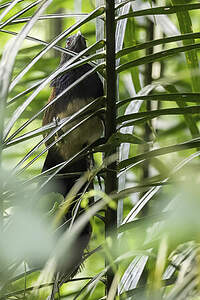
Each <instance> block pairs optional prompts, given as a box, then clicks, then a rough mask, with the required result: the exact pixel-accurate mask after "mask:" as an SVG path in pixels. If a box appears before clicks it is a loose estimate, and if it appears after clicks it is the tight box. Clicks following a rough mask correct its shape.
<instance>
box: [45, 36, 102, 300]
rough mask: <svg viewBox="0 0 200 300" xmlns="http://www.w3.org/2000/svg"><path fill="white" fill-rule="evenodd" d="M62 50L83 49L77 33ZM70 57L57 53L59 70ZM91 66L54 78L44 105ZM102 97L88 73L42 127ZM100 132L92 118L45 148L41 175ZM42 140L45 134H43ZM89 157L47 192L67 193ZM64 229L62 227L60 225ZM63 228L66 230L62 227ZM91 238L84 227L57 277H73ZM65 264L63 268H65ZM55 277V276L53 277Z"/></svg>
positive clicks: (49, 112) (50, 109)
mask: <svg viewBox="0 0 200 300" xmlns="http://www.w3.org/2000/svg"><path fill="white" fill-rule="evenodd" d="M65 48H66V49H67V50H69V51H73V52H75V53H80V52H81V51H82V50H84V49H86V48H87V45H86V39H85V37H84V36H83V35H82V34H81V32H80V31H79V32H78V33H77V34H74V35H71V36H69V37H68V38H67V39H66V45H65ZM71 57H72V56H71V55H70V54H68V53H66V52H64V53H62V54H61V59H60V65H59V66H60V67H61V66H63V65H64V64H65V63H66V62H67V61H69V60H70V59H71ZM92 68H93V67H92V66H91V65H90V64H88V63H86V64H83V65H81V66H78V67H76V68H74V69H71V70H69V71H67V72H65V73H62V74H60V75H58V76H57V77H56V78H54V79H53V80H52V81H51V84H50V87H51V93H50V96H49V99H48V103H50V102H51V101H52V100H54V99H55V97H57V96H58V95H59V94H60V93H61V92H63V91H64V90H65V89H66V88H67V87H69V86H70V85H71V84H73V83H74V82H75V81H76V80H77V79H79V78H80V77H81V76H83V75H84V74H85V73H86V72H88V71H90V70H91V69H92ZM103 95H104V90H103V84H102V81H101V79H100V77H99V75H98V74H97V72H94V73H92V74H91V75H89V76H88V77H86V78H85V79H83V80H82V81H81V82H79V83H78V84H77V85H75V86H74V87H73V88H72V89H70V90H69V91H67V92H66V93H64V94H63V95H62V96H61V97H60V98H59V99H58V100H57V101H56V102H54V103H53V104H52V105H50V106H49V107H48V108H47V109H46V110H45V112H44V116H43V121H42V125H43V126H45V125H47V124H49V123H51V122H53V121H55V120H61V119H63V118H66V117H70V116H71V115H73V114H74V113H76V112H78V111H79V110H80V109H82V108H84V107H85V105H87V104H89V103H90V102H91V101H93V100H94V99H96V98H98V97H101V96H103ZM80 120H82V119H81V118H79V119H78V120H74V121H73V122H72V123H70V125H69V124H68V125H66V126H63V127H62V128H61V130H60V132H58V134H59V135H60V134H62V133H64V132H65V131H66V130H69V129H70V128H71V127H73V126H75V125H76V124H78V123H79V122H80ZM103 131H104V125H103V122H102V119H101V118H100V117H99V116H98V115H96V116H93V117H92V118H90V119H88V120H87V121H86V122H84V123H83V124H82V125H80V126H79V127H78V128H76V129H74V130H73V131H72V132H70V133H69V134H68V135H66V137H64V138H63V139H62V140H60V141H58V142H56V143H55V144H54V146H53V147H51V148H49V149H48V153H47V156H46V159H45V162H44V165H43V168H42V172H44V171H47V170H49V169H50V168H52V167H54V166H56V165H58V164H60V163H62V162H65V161H67V160H69V159H70V158H71V157H73V156H74V155H75V154H76V153H78V152H80V151H81V150H82V149H83V148H84V147H86V146H88V145H90V144H92V143H94V142H95V141H96V140H98V139H99V138H101V136H102V135H103ZM44 137H45V135H44ZM56 138H57V136H56V135H55V136H53V137H52V138H51V139H50V141H49V140H48V141H47V142H46V146H48V145H49V144H50V143H51V142H52V139H53V141H56ZM90 160H91V157H88V156H84V157H81V158H80V159H78V160H76V161H72V163H71V164H70V165H66V166H65V167H64V168H63V169H62V170H61V171H60V172H59V173H58V175H59V174H66V173H76V174H79V175H71V176H67V177H66V176H62V175H61V176H56V177H53V178H52V179H51V180H50V181H49V182H48V184H47V187H46V188H47V190H48V192H55V193H60V194H61V195H63V197H64V198H65V197H66V195H67V194H68V193H69V191H70V190H71V188H72V187H73V185H74V184H75V183H76V181H77V180H78V179H79V178H80V173H83V172H85V171H87V170H88V168H89V165H90ZM75 205H76V201H75V203H73V205H71V207H70V209H69V210H68V211H67V213H66V215H65V216H64V219H63V220H62V222H63V223H66V222H67V221H68V220H70V219H71V218H72V214H73V208H74V206H75ZM61 227H63V228H64V230H65V226H61ZM66 229H67V228H66ZM90 237H91V224H90V222H88V224H87V225H86V226H85V227H84V228H83V230H82V232H81V233H80V235H79V237H78V239H77V240H76V242H75V245H74V249H75V253H74V255H73V257H72V256H70V257H69V255H67V254H66V258H65V259H66V264H65V263H63V264H62V266H64V267H61V269H62V270H59V268H60V267H59V266H57V270H56V272H57V274H58V273H59V272H60V273H62V274H64V275H65V276H69V277H73V276H74V275H75V274H76V272H77V270H78V267H77V266H78V265H79V263H80V262H81V260H82V257H83V253H84V250H85V249H86V247H87V245H88V243H89V240H90ZM65 265H66V267H65ZM55 277H56V276H55ZM53 294H54V292H52V295H51V298H49V299H54V298H53V297H54V296H53Z"/></svg>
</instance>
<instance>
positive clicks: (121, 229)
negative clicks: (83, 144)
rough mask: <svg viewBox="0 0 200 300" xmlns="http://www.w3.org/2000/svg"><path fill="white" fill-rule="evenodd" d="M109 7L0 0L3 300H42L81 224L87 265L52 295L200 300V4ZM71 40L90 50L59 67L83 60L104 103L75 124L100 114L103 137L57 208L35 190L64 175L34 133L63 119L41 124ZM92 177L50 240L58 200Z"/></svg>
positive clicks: (52, 197) (75, 0)
mask: <svg viewBox="0 0 200 300" xmlns="http://www.w3.org/2000/svg"><path fill="white" fill-rule="evenodd" d="M115 2H116V3H115V7H114V5H112V4H113V1H112V0H107V1H106V0H105V1H104V0H96V1H94V0H84V1H82V0H68V1H60V0H53V1H52V0H36V1H33V0H32V1H28V0H15V1H14V0H13V1H11V2H7V1H2V2H1V3H0V40H1V45H0V249H1V251H0V300H7V299H39V300H40V299H41V300H42V299H46V297H47V296H48V295H49V294H50V290H51V287H52V284H53V280H54V278H53V271H54V269H55V265H54V261H56V260H57V259H58V257H59V255H61V254H60V252H61V251H59V250H60V249H63V251H64V252H65V253H66V261H67V259H70V255H73V252H74V251H75V249H73V241H74V239H75V238H76V237H77V236H78V234H79V233H80V232H81V230H82V228H83V227H84V225H85V224H87V222H88V220H91V224H92V228H93V233H92V238H91V241H90V244H89V249H88V250H87V251H86V255H85V256H84V258H83V260H84V267H83V268H81V270H80V272H79V273H78V274H77V275H76V276H75V277H74V278H73V279H70V280H67V282H65V283H63V284H62V286H61V288H60V291H59V293H58V294H57V295H56V297H55V299H66V300H68V299H69V300H71V299H77V300H80V299H91V300H97V299H108V300H112V299H122V300H123V299H136V300H139V299H154V300H161V299H166V300H175V299H178V300H181V299H193V300H197V299H200V269H199V251H200V246H199V242H200V241H199V239H200V218H199V212H200V191H199V183H200V175H199V166H200V159H199V156H200V138H199V125H200V123H199V121H200V117H199V112H200V105H199V103H200V67H199V49H200V22H199V15H200V3H199V2H198V1H197V0H196V1H186V0H171V1H168V0H165V1H160V0H155V1H150V0H149V1H145V0H143V1H142V0H135V1H133V0H128V1H122V0H118V1H115ZM114 18H115V21H114ZM114 25H115V26H114ZM78 30H81V32H82V34H83V35H84V36H85V37H86V39H87V44H88V48H87V49H86V50H84V51H82V52H81V53H80V54H78V55H77V56H74V57H73V58H72V59H71V64H70V65H69V66H68V67H67V69H66V70H69V69H70V68H73V67H76V66H78V65H80V64H83V63H86V62H90V63H91V64H92V66H93V67H94V69H95V70H96V71H98V72H99V74H100V76H101V78H102V79H103V81H104V86H105V98H103V99H102V98H101V99H96V100H94V101H93V102H92V104H90V105H89V106H88V107H86V108H84V109H83V110H82V111H81V112H80V113H79V114H78V115H77V114H76V115H75V116H74V118H77V117H79V116H80V114H81V113H82V112H84V111H85V110H86V111H87V110H88V114H89V113H91V109H92V110H94V111H95V110H99V107H101V110H100V112H101V113H102V112H103V113H104V115H105V138H104V139H101V140H100V141H98V144H96V145H94V146H93V147H90V148H89V150H88V151H89V152H93V153H94V156H95V162H96V163H95V166H94V168H93V169H92V170H90V172H88V173H87V174H83V176H82V177H81V179H80V182H79V183H78V185H76V186H75V188H74V190H73V193H71V194H70V195H68V196H67V198H66V199H63V197H62V196H61V195H60V194H56V193H51V194H47V195H45V196H44V195H42V194H41V193H40V189H39V184H38V182H41V181H40V180H41V176H43V177H44V178H46V180H48V178H49V177H48V176H49V175H50V176H56V173H57V171H58V168H59V167H60V168H61V167H62V166H58V167H57V168H55V169H54V170H52V173H51V174H48V173H44V174H42V175H41V169H42V165H43V162H44V159H45V155H46V153H47V149H46V148H45V140H44V139H43V137H42V133H44V132H48V134H49V136H48V137H49V138H50V136H51V134H56V132H57V131H58V130H59V129H60V128H61V127H62V126H63V125H64V124H66V123H67V122H69V119H64V120H61V121H60V123H59V124H55V122H53V123H51V124H49V125H47V126H43V127H42V125H41V124H42V116H43V112H44V110H45V108H46V107H45V105H46V103H47V99H48V97H49V94H50V88H49V84H50V82H51V80H52V79H53V78H54V77H56V76H57V75H58V70H56V68H57V66H58V64H59V60H60V54H61V53H62V52H64V51H65V48H64V47H65V46H64V45H65V40H66V37H67V36H68V35H71V34H74V33H75V32H77V31H78ZM114 52H115V53H114ZM66 70H65V71H66ZM114 70H115V71H114ZM58 101H59V100H58ZM87 117H88V115H87V116H86V118H87ZM80 155H82V153H78V154H77V157H79V156H80ZM66 163H69V162H66ZM97 174H98V177H99V178H97V176H96V175H97ZM88 179H91V180H93V179H94V183H95V184H94V189H93V190H90V191H89V192H87V193H83V194H82V195H81V196H80V199H81V200H82V202H81V205H82V207H83V208H85V213H84V214H82V215H81V217H80V218H79V219H78V220H77V221H76V222H75V223H74V224H73V226H72V227H71V230H70V231H69V232H66V233H64V234H63V236H62V238H60V240H59V241H55V240H54V235H53V232H54V231H55V229H56V228H57V226H58V224H59V222H60V220H61V217H62V215H63V214H64V212H65V211H64V210H65V206H66V203H68V202H69V201H71V198H72V200H73V197H74V195H75V194H77V193H78V191H79V188H80V186H81V185H82V184H83V183H84V182H85V181H87V180H88ZM99 181H101V185H102V187H100V185H99ZM92 197H94V198H95V200H96V201H95V203H94V204H93V205H90V206H89V205H88V203H89V201H88V200H89V199H90V198H92ZM88 206H89V207H88ZM54 245H56V247H55V248H54V252H53V253H52V251H51V250H50V249H52V247H54ZM45 263H46V264H45ZM41 266H43V268H42V270H41Z"/></svg>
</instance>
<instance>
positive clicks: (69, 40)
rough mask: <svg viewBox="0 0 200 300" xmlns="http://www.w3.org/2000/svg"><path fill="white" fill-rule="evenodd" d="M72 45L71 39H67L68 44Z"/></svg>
mask: <svg viewBox="0 0 200 300" xmlns="http://www.w3.org/2000/svg"><path fill="white" fill-rule="evenodd" d="M70 45H71V39H67V41H66V46H67V47H69V46H70Z"/></svg>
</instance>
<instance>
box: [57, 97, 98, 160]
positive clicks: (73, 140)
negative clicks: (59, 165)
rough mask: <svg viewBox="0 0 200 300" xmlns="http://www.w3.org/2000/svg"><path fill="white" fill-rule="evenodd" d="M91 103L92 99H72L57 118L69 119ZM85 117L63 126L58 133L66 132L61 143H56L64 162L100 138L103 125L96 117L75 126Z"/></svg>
mask: <svg viewBox="0 0 200 300" xmlns="http://www.w3.org/2000/svg"><path fill="white" fill-rule="evenodd" d="M91 101H92V99H87V100H86V99H73V100H72V101H70V102H69V103H68V104H67V105H66V108H65V110H63V111H62V112H60V113H58V114H57V117H58V118H59V119H63V118H66V117H69V116H71V115H73V114H74V113H76V112H78V111H80V109H82V108H83V107H84V106H86V105H87V104H88V103H90V102H91ZM86 117H87V116H86V115H84V116H81V117H79V118H77V119H76V120H74V121H72V122H70V123H69V124H67V125H65V126H63V127H62V129H61V132H59V135H61V134H63V133H66V132H68V133H67V134H66V136H65V137H64V138H63V139H62V140H61V141H59V142H58V143H56V150H57V151H58V152H59V154H60V155H61V157H62V158H63V159H64V160H68V159H69V158H70V157H72V156H73V155H75V154H76V153H78V152H79V151H81V150H82V149H83V147H85V146H86V145H90V144H92V143H94V142H95V141H96V140H97V139H99V138H100V137H101V136H102V133H103V123H102V120H101V119H100V118H99V117H98V116H95V117H91V118H90V119H88V120H87V121H84V122H83V123H82V124H81V125H79V126H76V125H78V124H79V123H80V122H81V121H83V120H84V119H85V118H86ZM74 127H76V128H74ZM55 138H58V136H57V137H56V136H55Z"/></svg>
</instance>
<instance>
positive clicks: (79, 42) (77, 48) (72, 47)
mask: <svg viewBox="0 0 200 300" xmlns="http://www.w3.org/2000/svg"><path fill="white" fill-rule="evenodd" d="M65 48H66V49H67V50H69V51H73V52H76V53H79V52H81V51H82V50H84V49H85V48H87V46H86V41H85V38H84V36H83V35H82V34H81V32H80V31H79V32H78V33H76V34H74V35H71V36H69V37H68V38H67V40H66V45H65ZM71 57H72V56H71V55H70V54H67V53H63V54H62V56H61V64H63V63H64V62H66V61H67V60H69V59H70V58H71Z"/></svg>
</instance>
